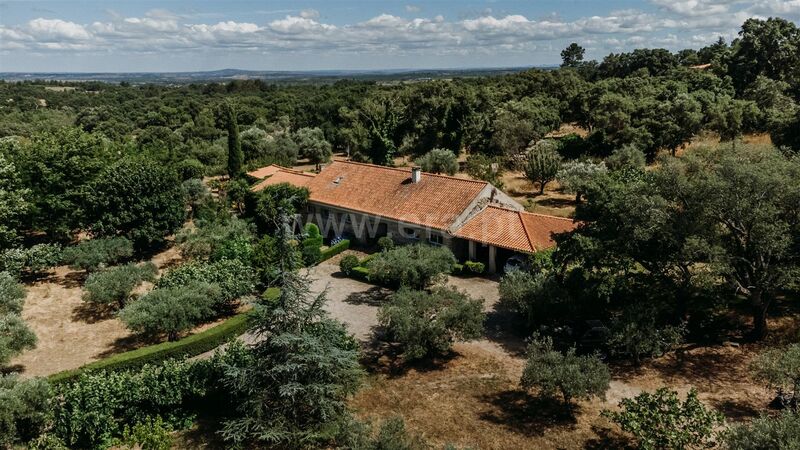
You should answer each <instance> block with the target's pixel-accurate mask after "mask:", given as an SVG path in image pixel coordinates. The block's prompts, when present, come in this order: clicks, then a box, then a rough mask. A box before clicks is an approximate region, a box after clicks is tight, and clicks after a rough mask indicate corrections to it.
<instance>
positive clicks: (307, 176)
mask: <svg viewBox="0 0 800 450" xmlns="http://www.w3.org/2000/svg"><path fill="white" fill-rule="evenodd" d="M259 170H261V169H259ZM314 176H315V175H314V174H311V173H306V172H300V171H299V170H292V169H285V168H283V167H279V168H278V170H277V171H275V172H274V173H273V174H272V175H270V176H269V177H267V178H265V179H264V180H262V181H259V182H258V183H257V184H256V185H255V186H253V187H252V188H250V189H251V190H252V191H253V192H258V191H260V190H262V189H264V188H265V187H267V186H272V185H275V184H281V183H289V184H292V185H295V186H299V187H305V186H308V183H310V182H311V180H313V179H314Z"/></svg>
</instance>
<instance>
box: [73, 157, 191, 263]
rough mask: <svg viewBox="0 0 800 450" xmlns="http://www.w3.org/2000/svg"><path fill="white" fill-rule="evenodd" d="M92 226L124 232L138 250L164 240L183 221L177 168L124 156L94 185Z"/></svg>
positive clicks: (103, 233) (106, 232) (113, 233)
mask: <svg viewBox="0 0 800 450" xmlns="http://www.w3.org/2000/svg"><path fill="white" fill-rule="evenodd" d="M89 200H90V201H89V203H90V205H91V209H90V212H91V217H92V220H91V230H92V231H93V232H94V233H96V234H97V235H98V236H101V237H105V236H125V237H126V238H128V239H130V240H131V241H132V242H133V244H134V247H135V248H136V249H137V250H142V249H146V248H149V247H151V246H152V245H154V244H158V243H161V242H163V241H164V238H165V237H167V236H168V235H170V234H172V233H174V232H175V231H177V230H178V228H180V226H181V225H182V224H183V220H184V218H185V217H186V209H185V204H184V200H183V189H182V188H181V183H180V180H179V179H178V176H177V174H176V173H175V172H173V171H172V170H170V169H168V168H166V167H164V166H163V165H161V164H159V163H157V162H156V161H152V160H143V159H133V158H123V159H122V160H120V161H118V162H117V163H115V164H113V165H111V166H109V167H108V168H106V169H105V170H104V171H103V172H102V173H101V174H100V175H99V176H98V178H97V180H96V181H95V183H94V184H93V186H92V193H91V195H90V197H89Z"/></svg>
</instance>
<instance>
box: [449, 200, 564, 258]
mask: <svg viewBox="0 0 800 450" xmlns="http://www.w3.org/2000/svg"><path fill="white" fill-rule="evenodd" d="M574 228H575V223H574V222H573V221H572V219H566V218H563V217H554V216H546V215H543V214H534V213H529V212H525V211H514V210H512V209H506V208H501V207H498V206H492V205H490V206H487V207H486V208H485V209H484V210H483V211H481V212H480V213H478V214H477V215H476V216H475V217H473V218H472V219H470V220H469V221H468V222H467V223H466V224H464V226H463V227H461V228H460V229H459V230H458V231H457V232H456V233H455V235H456V236H458V237H460V238H464V239H469V240H471V241H477V242H481V243H484V244H489V245H494V246H496V247H502V248H506V249H509V250H515V251H520V252H527V253H533V252H535V251H538V250H542V249H546V248H550V247H552V246H554V245H555V241H553V238H552V235H553V234H554V233H563V232H565V231H570V230H572V229H574Z"/></svg>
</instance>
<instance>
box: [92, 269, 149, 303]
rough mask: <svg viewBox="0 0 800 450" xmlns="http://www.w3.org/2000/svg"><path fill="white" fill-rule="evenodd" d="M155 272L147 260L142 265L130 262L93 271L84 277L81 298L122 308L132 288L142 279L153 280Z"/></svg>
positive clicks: (142, 280)
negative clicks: (87, 276)
mask: <svg viewBox="0 0 800 450" xmlns="http://www.w3.org/2000/svg"><path fill="white" fill-rule="evenodd" d="M156 272H157V269H156V266H155V265H154V264H153V263H149V262H148V263H145V264H142V265H137V264H134V263H130V264H126V265H124V266H116V267H111V268H108V269H105V270H103V271H100V272H95V273H93V274H91V275H89V278H87V279H86V283H85V284H84V286H83V289H84V293H83V300H84V301H86V302H90V303H96V304H101V305H109V306H110V305H116V306H117V307H118V308H124V307H125V304H126V303H127V301H128V299H129V298H130V296H131V293H132V292H133V290H134V289H135V288H136V287H137V286H139V285H140V284H142V282H144V281H153V280H154V279H155V276H156Z"/></svg>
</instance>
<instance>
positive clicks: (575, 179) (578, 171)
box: [556, 160, 608, 203]
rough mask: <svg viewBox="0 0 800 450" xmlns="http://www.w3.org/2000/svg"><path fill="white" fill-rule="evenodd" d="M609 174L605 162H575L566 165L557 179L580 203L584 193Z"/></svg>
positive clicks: (557, 175)
mask: <svg viewBox="0 0 800 450" xmlns="http://www.w3.org/2000/svg"><path fill="white" fill-rule="evenodd" d="M607 172H608V169H607V168H606V165H605V163H603V162H599V163H595V162H592V161H578V160H575V161H568V162H566V163H564V164H563V165H562V166H561V169H559V171H558V173H557V174H556V179H557V180H558V184H559V185H561V187H562V188H563V189H564V190H565V191H567V192H571V193H574V194H575V202H576V203H580V201H581V197H582V196H583V193H584V192H586V191H587V190H589V189H591V187H592V186H593V185H594V184H596V183H598V182H601V179H602V178H603V175H605V174H606V173H607Z"/></svg>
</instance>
